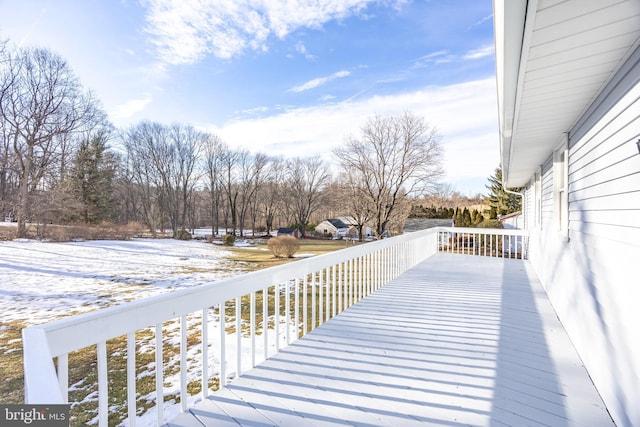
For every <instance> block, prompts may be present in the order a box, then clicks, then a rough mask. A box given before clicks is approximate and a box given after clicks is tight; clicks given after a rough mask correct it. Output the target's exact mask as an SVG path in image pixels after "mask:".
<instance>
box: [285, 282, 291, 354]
mask: <svg viewBox="0 0 640 427" xmlns="http://www.w3.org/2000/svg"><path fill="white" fill-rule="evenodd" d="M284 302H285V306H284V324H285V327H286V329H285V331H284V335H285V337H286V342H287V345H289V344H290V343H291V337H290V336H289V331H290V329H291V300H290V292H289V282H286V283H285V284H284Z"/></svg>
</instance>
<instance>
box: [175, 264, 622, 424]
mask: <svg viewBox="0 0 640 427" xmlns="http://www.w3.org/2000/svg"><path fill="white" fill-rule="evenodd" d="M194 420H197V421H198V422H199V423H200V424H201V425H204V426H218V425H242V426H267V425H274V426H276V425H277V426H287V425H291V426H305V425H308V426H403V427H404V426H413V425H415V426H425V425H427V426H428V425H434V426H436V425H437V426H502V425H504V426H518V425H523V426H552V427H565V426H566V427H569V426H571V427H574V426H575V427H585V426H597V427H602V426H613V425H614V424H613V422H612V421H611V418H610V417H609V415H608V413H607V411H606V409H605V407H604V404H603V403H602V400H601V399H600V397H599V395H598V394H597V392H596V390H595V388H594V386H593V384H592V383H591V381H590V379H589V377H588V375H587V373H586V371H585V370H584V367H583V366H582V364H581V362H580V359H579V358H578V356H577V354H576V353H575V350H574V349H573V346H572V345H571V343H570V341H569V339H568V337H567V335H566V332H565V331H564V329H563V328H562V326H561V324H560V323H559V321H558V319H557V317H556V315H555V313H554V311H553V308H552V307H551V304H550V303H549V301H548V299H547V297H546V294H545V293H544V290H543V289H542V287H541V285H540V283H539V282H538V280H537V278H536V277H535V274H533V273H532V270H531V269H530V267H529V265H528V264H527V262H526V261H519V260H504V259H496V258H484V257H473V256H465V255H451V254H438V255H436V256H434V257H432V258H430V259H428V260H427V261H424V262H422V263H421V264H419V265H418V266H416V267H414V268H413V269H411V270H410V271H408V272H406V273H405V274H403V275H401V276H400V277H398V278H396V279H395V280H393V281H392V282H391V283H389V284H387V285H386V286H384V287H383V288H381V289H380V290H378V291H377V292H375V293H374V294H372V295H370V296H369V297H367V298H365V299H364V300H363V301H361V302H359V303H358V304H356V305H354V306H353V307H351V308H349V309H348V310H346V311H345V312H343V313H341V314H339V315H338V316H336V317H335V318H333V319H332V320H330V321H329V322H327V323H325V324H323V325H322V326H320V327H319V328H317V329H315V330H314V331H312V332H311V333H309V334H308V335H306V336H305V337H303V338H301V339H300V340H298V341H296V342H294V343H293V344H292V345H290V346H289V347H286V348H284V349H282V350H281V351H280V352H279V353H278V354H276V355H274V356H273V357H271V358H270V359H268V360H267V361H265V362H263V363H262V364H260V365H258V366H257V367H256V368H254V369H252V370H250V371H248V372H247V373H245V374H244V375H243V376H241V377H240V378H236V379H234V380H233V381H232V382H231V383H230V384H229V385H228V386H227V387H226V388H225V389H223V390H220V391H219V392H215V393H213V394H212V396H211V397H210V398H209V399H207V400H206V401H204V402H200V403H198V404H197V405H196V406H195V407H194V408H192V409H190V410H189V411H188V412H186V413H184V414H181V415H180V416H179V417H177V418H176V419H175V420H173V422H172V423H171V425H172V426H180V425H183V426H192V425H194V424H193V421H194Z"/></svg>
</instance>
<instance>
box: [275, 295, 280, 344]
mask: <svg viewBox="0 0 640 427" xmlns="http://www.w3.org/2000/svg"><path fill="white" fill-rule="evenodd" d="M274 297H275V307H274V309H275V313H274V316H275V330H276V351H280V283H277V284H276V285H275V292H274Z"/></svg>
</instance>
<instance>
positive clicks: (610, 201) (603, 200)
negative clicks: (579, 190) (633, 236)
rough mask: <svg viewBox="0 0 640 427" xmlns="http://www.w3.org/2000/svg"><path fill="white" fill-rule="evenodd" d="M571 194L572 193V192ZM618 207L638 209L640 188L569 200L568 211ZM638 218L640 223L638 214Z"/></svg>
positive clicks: (639, 207)
mask: <svg viewBox="0 0 640 427" xmlns="http://www.w3.org/2000/svg"><path fill="white" fill-rule="evenodd" d="M636 179H637V178H636ZM571 196H574V195H573V194H572V195H571ZM574 197H575V196H574ZM618 209H638V210H640V190H637V191H632V192H627V193H620V194H606V195H601V196H599V197H588V198H586V199H582V200H575V199H574V200H573V201H571V200H570V203H569V211H577V210H618ZM638 219H639V221H638V223H639V224H640V215H639V218H638Z"/></svg>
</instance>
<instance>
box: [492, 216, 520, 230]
mask: <svg viewBox="0 0 640 427" xmlns="http://www.w3.org/2000/svg"><path fill="white" fill-rule="evenodd" d="M498 219H499V220H500V222H501V223H502V225H503V226H504V228H505V229H507V230H509V229H511V230H522V229H523V228H524V227H523V222H524V218H523V217H522V212H514V213H510V214H508V215H503V216H501V217H499V218H498Z"/></svg>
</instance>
